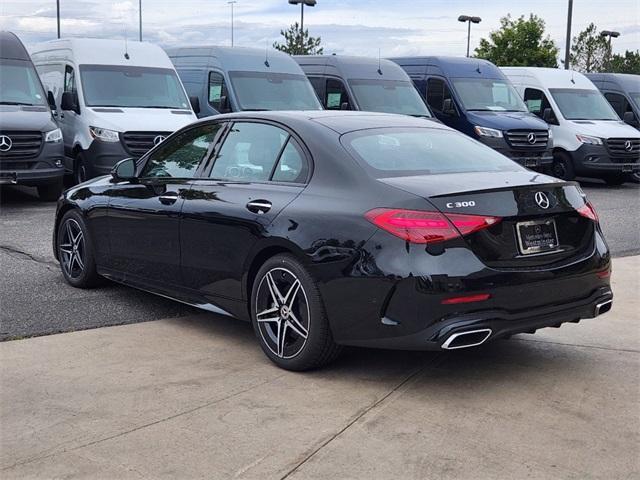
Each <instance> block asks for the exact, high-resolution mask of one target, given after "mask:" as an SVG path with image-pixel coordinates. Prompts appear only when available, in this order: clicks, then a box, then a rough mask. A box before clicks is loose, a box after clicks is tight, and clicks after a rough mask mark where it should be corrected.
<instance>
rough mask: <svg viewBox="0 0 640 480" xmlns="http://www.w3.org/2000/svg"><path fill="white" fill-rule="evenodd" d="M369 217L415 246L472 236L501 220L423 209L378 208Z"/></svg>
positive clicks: (366, 215)
mask: <svg viewBox="0 0 640 480" xmlns="http://www.w3.org/2000/svg"><path fill="white" fill-rule="evenodd" d="M365 217H366V218H367V220H369V221H370V222H371V223H373V224H374V225H376V226H378V227H380V228H382V229H383V230H386V231H387V232H389V233H391V234H393V235H395V236H396V237H400V238H402V239H403V240H407V241H408V242H411V243H438V242H444V241H446V240H451V239H453V238H457V237H459V236H460V235H469V234H470V233H474V232H477V231H478V230H482V229H483V228H487V227H490V226H491V225H495V224H496V223H498V222H499V221H500V220H501V219H500V218H499V217H489V216H486V215H462V214H458V213H450V214H448V215H446V216H445V215H443V214H442V213H440V212H425V211H422V210H401V209H393V208H375V209H373V210H369V211H368V212H367V213H366V214H365Z"/></svg>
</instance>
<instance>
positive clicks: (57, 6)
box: [56, 0, 60, 38]
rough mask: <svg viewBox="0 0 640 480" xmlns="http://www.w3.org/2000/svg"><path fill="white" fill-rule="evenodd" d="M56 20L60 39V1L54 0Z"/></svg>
mask: <svg viewBox="0 0 640 480" xmlns="http://www.w3.org/2000/svg"><path fill="white" fill-rule="evenodd" d="M56 20H57V25H58V38H60V0H56Z"/></svg>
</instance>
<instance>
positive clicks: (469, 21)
mask: <svg viewBox="0 0 640 480" xmlns="http://www.w3.org/2000/svg"><path fill="white" fill-rule="evenodd" d="M289 1H291V0H289ZM458 21H459V22H463V23H464V22H467V57H468V56H469V42H470V41H471V24H472V23H480V22H481V21H482V19H481V18H480V17H472V16H469V15H460V16H459V17H458Z"/></svg>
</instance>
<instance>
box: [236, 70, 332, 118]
mask: <svg viewBox="0 0 640 480" xmlns="http://www.w3.org/2000/svg"><path fill="white" fill-rule="evenodd" d="M229 77H231V84H232V85H233V89H234V91H235V94H236V98H237V99H238V103H239V104H240V109H241V110H322V105H320V101H319V100H318V96H317V95H316V92H315V90H314V89H313V87H312V86H311V83H309V80H308V79H307V77H306V76H304V75H295V74H287V73H261V72H229Z"/></svg>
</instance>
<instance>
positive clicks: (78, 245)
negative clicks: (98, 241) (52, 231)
mask: <svg viewBox="0 0 640 480" xmlns="http://www.w3.org/2000/svg"><path fill="white" fill-rule="evenodd" d="M85 260H86V256H85V243H84V233H83V232H82V228H81V227H80V224H79V223H78V222H77V221H76V220H75V219H73V218H69V219H67V221H66V222H65V223H64V228H63V229H62V238H61V239H60V264H61V266H62V269H63V270H64V273H66V275H67V276H68V277H69V278H72V279H77V278H79V277H80V276H81V275H82V273H83V272H84V263H85Z"/></svg>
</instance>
